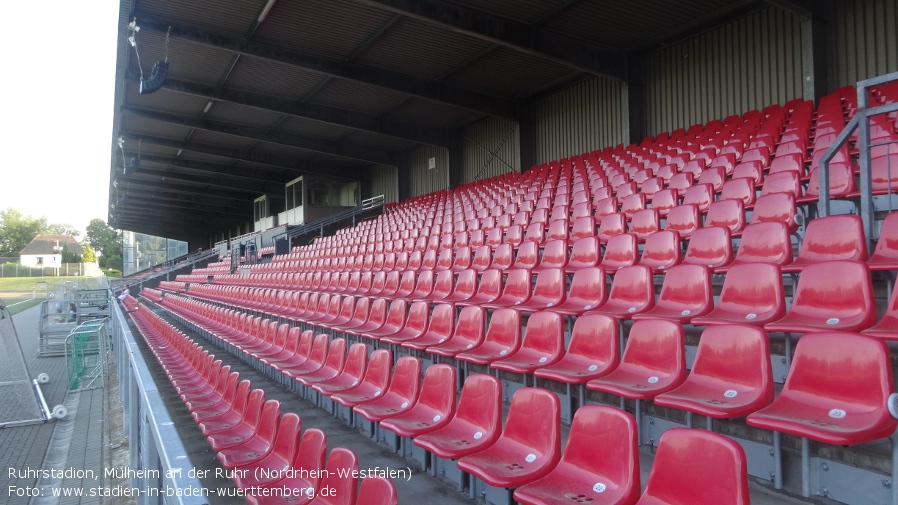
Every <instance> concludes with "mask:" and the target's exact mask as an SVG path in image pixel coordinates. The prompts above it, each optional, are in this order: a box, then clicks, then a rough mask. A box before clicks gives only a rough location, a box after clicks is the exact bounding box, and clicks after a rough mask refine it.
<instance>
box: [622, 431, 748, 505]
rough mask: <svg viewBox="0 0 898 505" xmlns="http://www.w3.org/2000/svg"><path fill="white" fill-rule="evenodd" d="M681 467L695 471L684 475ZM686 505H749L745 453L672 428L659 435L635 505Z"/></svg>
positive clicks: (724, 441) (717, 439)
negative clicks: (647, 472) (642, 488)
mask: <svg viewBox="0 0 898 505" xmlns="http://www.w3.org/2000/svg"><path fill="white" fill-rule="evenodd" d="M685 468H695V469H696V471H690V472H684V471H683V470H684V469H685ZM699 468H700V469H699ZM686 503H688V504H695V505H699V504H708V505H710V504H714V505H749V504H750V503H751V498H750V496H749V489H748V469H747V463H746V460H745V451H744V450H743V449H742V447H741V446H740V445H739V444H738V443H736V442H734V441H732V440H730V439H728V438H726V437H724V436H723V435H718V434H716V433H711V432H707V431H701V430H692V429H688V428H673V429H670V430H668V431H666V432H664V434H663V435H661V440H660V441H659V442H658V450H657V452H656V453H655V461H654V464H653V465H652V471H651V473H650V474H649V478H648V482H647V484H646V488H645V491H644V492H643V494H642V498H640V499H639V501H638V502H636V505H680V504H686Z"/></svg>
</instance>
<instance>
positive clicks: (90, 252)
mask: <svg viewBox="0 0 898 505" xmlns="http://www.w3.org/2000/svg"><path fill="white" fill-rule="evenodd" d="M81 247H82V248H84V254H83V255H82V256H81V258H82V259H83V260H84V262H85V263H96V261H97V253H95V252H94V248H93V247H91V246H90V244H83V245H82V246H81Z"/></svg>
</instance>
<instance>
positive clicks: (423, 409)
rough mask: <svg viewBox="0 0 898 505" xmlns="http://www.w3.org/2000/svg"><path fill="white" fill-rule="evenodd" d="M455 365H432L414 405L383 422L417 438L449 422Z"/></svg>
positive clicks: (425, 374) (397, 433)
mask: <svg viewBox="0 0 898 505" xmlns="http://www.w3.org/2000/svg"><path fill="white" fill-rule="evenodd" d="M456 381H457V379H456V371H455V368H453V367H451V366H449V365H431V366H430V367H428V368H427V371H426V372H425V373H424V379H423V380H422V382H421V393H420V394H419V395H418V399H417V400H416V401H415V403H414V405H412V407H411V408H410V409H408V410H406V411H404V412H401V413H398V414H396V415H392V416H389V417H387V418H386V419H384V420H383V421H381V422H380V426H381V427H382V428H384V429H387V430H390V431H392V432H393V433H395V434H396V435H399V436H400V437H416V436H418V435H423V434H424V433H429V432H431V431H434V430H436V429H438V428H441V427H443V426H445V425H446V423H448V422H449V421H450V420H451V419H452V415H453V414H454V413H455V385H456Z"/></svg>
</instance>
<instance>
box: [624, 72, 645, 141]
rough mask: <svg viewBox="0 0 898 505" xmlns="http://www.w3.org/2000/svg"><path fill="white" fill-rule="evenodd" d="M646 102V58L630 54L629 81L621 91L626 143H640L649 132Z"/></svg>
mask: <svg viewBox="0 0 898 505" xmlns="http://www.w3.org/2000/svg"><path fill="white" fill-rule="evenodd" d="M645 102H646V100H645V59H644V58H643V57H642V56H630V57H628V58H627V82H626V83H624V84H623V90H622V92H621V107H623V108H624V110H623V111H622V114H621V116H622V117H623V119H624V120H623V135H621V137H622V138H623V139H624V145H626V144H628V143H630V144H638V143H640V142H642V139H644V138H645V136H646V134H647V132H646V116H647V114H646V112H647V111H646V105H645Z"/></svg>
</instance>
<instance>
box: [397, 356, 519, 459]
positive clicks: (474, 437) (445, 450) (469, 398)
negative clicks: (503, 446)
mask: <svg viewBox="0 0 898 505" xmlns="http://www.w3.org/2000/svg"><path fill="white" fill-rule="evenodd" d="M501 432H502V384H501V383H500V382H499V379H497V378H495V377H492V376H490V375H484V374H473V375H470V376H468V378H467V379H465V383H464V385H463V386H462V390H461V399H460V400H459V402H458V408H457V409H456V410H455V415H454V416H452V418H451V419H450V420H449V422H448V423H447V424H446V425H445V426H443V427H442V428H439V429H437V430H434V431H431V432H428V433H425V434H423V435H420V436H418V437H415V440H414V443H415V445H417V446H419V447H422V448H424V449H426V450H428V451H430V452H431V453H433V454H434V455H436V456H437V457H440V458H444V459H459V458H461V457H463V456H467V455H469V454H474V453H476V452H479V451H482V450H483V449H485V448H487V447H489V446H490V445H492V444H493V443H494V442H495V441H496V440H497V439H498V438H499V434H500V433H501Z"/></svg>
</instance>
